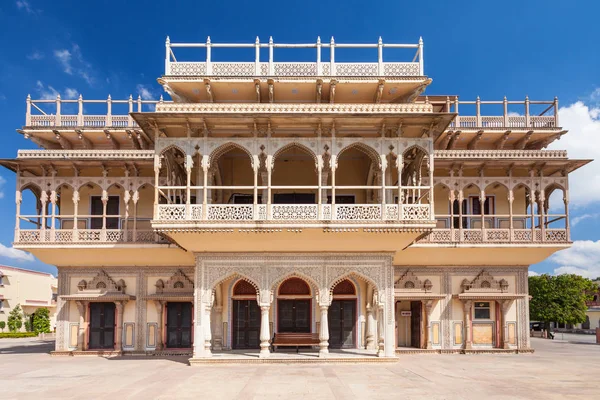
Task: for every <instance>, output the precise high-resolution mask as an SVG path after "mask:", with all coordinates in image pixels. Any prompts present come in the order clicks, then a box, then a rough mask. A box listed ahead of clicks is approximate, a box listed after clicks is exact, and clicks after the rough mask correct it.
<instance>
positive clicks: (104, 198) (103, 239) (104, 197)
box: [100, 190, 108, 242]
mask: <svg viewBox="0 0 600 400" xmlns="http://www.w3.org/2000/svg"><path fill="white" fill-rule="evenodd" d="M100 199H101V200H102V230H101V231H100V241H101V242H106V208H107V205H108V192H107V191H106V190H103V191H102V197H101V198H100Z"/></svg>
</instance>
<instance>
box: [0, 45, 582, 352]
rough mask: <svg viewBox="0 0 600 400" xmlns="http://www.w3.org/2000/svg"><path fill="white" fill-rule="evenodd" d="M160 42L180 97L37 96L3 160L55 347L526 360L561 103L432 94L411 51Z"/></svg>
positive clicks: (565, 210) (562, 197) (558, 184)
mask: <svg viewBox="0 0 600 400" xmlns="http://www.w3.org/2000/svg"><path fill="white" fill-rule="evenodd" d="M224 48H238V50H235V51H236V54H239V57H240V59H242V58H244V57H243V56H244V54H246V55H248V56H249V57H247V58H246V59H245V60H243V61H229V62H225V61H219V62H217V61H213V59H212V57H213V56H214V57H217V58H218V59H222V58H219V57H222V54H225V53H226V52H227V51H229V53H228V54H231V50H223V49H224ZM165 50H166V54H165V72H164V75H163V76H162V77H160V78H159V79H158V82H159V84H160V85H162V87H163V88H164V90H165V91H166V92H167V93H168V94H169V97H170V100H167V99H165V100H163V98H162V97H161V98H160V99H159V100H154V101H149V100H142V99H141V98H139V97H138V98H137V99H133V98H132V97H129V99H125V100H117V99H112V98H111V97H110V96H108V98H107V99H103V100H99V99H95V100H87V99H84V98H83V97H82V96H80V97H79V98H78V99H76V100H65V99H61V98H60V97H57V98H56V99H55V100H45V99H41V100H36V99H32V98H30V97H29V96H28V97H27V101H26V105H27V108H26V117H25V126H23V127H22V128H21V129H19V130H18V132H19V133H20V134H22V135H23V136H24V137H25V138H27V139H29V140H31V141H33V142H34V143H36V144H37V145H39V146H40V147H41V149H40V150H19V152H18V155H17V158H15V159H10V160H2V161H1V164H2V165H3V166H5V167H6V168H8V169H10V170H12V171H14V172H15V173H16V174H17V187H16V226H15V238H14V247H15V248H17V249H21V250H25V251H28V252H31V253H33V254H34V255H35V256H36V257H38V258H39V259H40V260H42V261H43V262H46V263H48V264H53V265H56V267H57V268H58V300H57V326H56V328H57V339H56V351H55V352H54V354H96V353H97V354H115V355H118V354H175V353H177V354H189V355H190V357H191V358H190V362H191V363H195V362H203V360H205V359H208V358H209V357H212V360H215V359H216V358H215V357H216V356H217V355H218V356H220V357H227V356H234V355H235V354H254V355H255V356H256V357H260V358H267V357H271V358H272V359H273V358H275V357H277V356H278V354H280V351H281V352H282V353H283V354H285V353H286V349H285V347H283V346H285V345H286V344H288V345H291V347H290V348H289V349H288V350H287V352H289V351H290V350H293V351H294V353H295V352H296V351H297V350H296V348H295V345H299V346H300V347H301V349H302V347H305V348H304V349H303V350H302V351H303V352H304V351H306V352H313V353H314V355H316V354H318V355H319V356H320V357H324V358H326V359H327V358H329V359H332V358H335V357H341V355H343V354H348V353H354V354H362V355H364V356H365V357H366V356H376V355H378V356H380V357H383V358H384V359H385V358H389V357H394V356H396V355H397V354H398V353H402V352H403V351H408V352H410V351H422V352H457V353H460V352H463V353H469V352H528V351H531V347H530V342H529V312H528V301H529V299H528V288H527V276H528V266H529V265H531V264H534V263H538V262H540V261H542V260H544V259H545V258H547V257H548V256H549V255H551V254H552V253H554V252H556V251H558V250H561V249H565V248H567V247H569V246H570V245H571V241H570V234H569V207H568V204H569V194H568V193H569V190H568V187H569V185H568V175H569V173H571V172H572V171H574V170H576V169H577V168H580V167H581V166H583V165H585V164H586V163H588V162H589V161H588V160H574V159H569V158H568V156H567V153H566V152H565V151H559V150H544V149H545V148H546V147H547V146H548V145H549V144H550V143H552V142H553V141H554V140H557V139H559V138H561V136H562V135H564V134H565V133H566V131H565V130H563V129H562V128H561V127H560V123H559V119H558V112H557V111H558V100H557V99H556V98H554V99H552V100H549V101H534V100H530V99H529V98H527V97H525V96H523V99H521V100H518V101H515V100H507V99H506V98H504V99H499V100H495V101H483V100H480V99H479V98H477V99H474V100H470V101H464V100H462V99H460V100H459V97H458V96H457V95H456V94H443V95H432V94H429V93H426V88H427V86H428V85H429V84H430V83H431V81H432V80H431V78H430V77H428V76H427V75H426V74H425V68H424V58H423V55H424V53H423V41H422V40H419V41H418V43H416V44H387V43H383V42H382V40H381V39H379V41H378V42H377V43H374V44H346V43H336V42H335V41H334V39H333V38H331V40H330V41H328V42H321V40H320V39H318V40H317V42H316V43H310V44H279V43H275V42H274V41H273V40H272V39H269V41H268V42H266V43H263V42H261V41H259V38H257V39H256V41H255V42H254V43H248V44H227V43H213V42H211V41H210V38H209V39H208V40H207V41H206V42H205V43H172V42H170V40H169V39H168V38H167V41H166V48H165ZM384 50H385V51H384ZM220 52H221V53H220ZM253 52H254V57H252V53H253ZM384 52H385V59H386V60H388V61H384ZM219 54H221V56H219ZM307 54H309V55H310V56H311V60H310V61H303V62H293V61H285V60H290V59H292V60H293V59H296V60H299V59H302V58H304V59H306V57H307V56H306V55H307ZM279 55H281V56H282V57H281V58H280V60H282V61H276V60H277V59H278V56H279ZM295 55H297V58H294V57H295ZM369 55H372V62H350V61H348V60H362V59H364V58H365V57H368V56H369ZM283 56H285V57H283ZM340 57H342V58H341V59H342V60H345V61H343V62H340V61H338V60H339V59H340ZM353 57H354V58H353ZM376 57H377V58H376ZM391 60H396V61H391ZM286 341H287V342H286ZM296 341H297V342H299V343H294V342H296ZM272 345H276V346H272ZM346 349H351V351H348V350H346ZM274 351H275V353H274Z"/></svg>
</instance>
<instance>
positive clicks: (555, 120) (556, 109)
mask: <svg viewBox="0 0 600 400" xmlns="http://www.w3.org/2000/svg"><path fill="white" fill-rule="evenodd" d="M559 126H560V125H558V97H554V127H555V128H557V127H559Z"/></svg>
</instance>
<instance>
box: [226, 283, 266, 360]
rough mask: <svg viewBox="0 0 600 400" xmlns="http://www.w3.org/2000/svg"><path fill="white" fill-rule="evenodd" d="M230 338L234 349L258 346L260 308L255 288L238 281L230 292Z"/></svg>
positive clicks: (256, 347)
mask: <svg viewBox="0 0 600 400" xmlns="http://www.w3.org/2000/svg"><path fill="white" fill-rule="evenodd" d="M231 302H232V318H231V322H232V324H231V337H232V347H233V348H234V349H258V348H259V346H260V308H259V307H258V302H257V299H256V288H255V287H254V285H252V284H251V283H250V282H248V281H247V280H245V279H239V280H238V281H237V282H236V283H235V285H234V286H233V290H232V299H231Z"/></svg>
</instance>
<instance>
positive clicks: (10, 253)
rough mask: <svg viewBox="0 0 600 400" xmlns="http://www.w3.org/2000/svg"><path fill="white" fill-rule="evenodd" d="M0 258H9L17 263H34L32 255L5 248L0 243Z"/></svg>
mask: <svg viewBox="0 0 600 400" xmlns="http://www.w3.org/2000/svg"><path fill="white" fill-rule="evenodd" d="M0 257H6V258H11V259H13V260H17V261H35V258H34V257H33V254H31V253H27V252H26V251H23V250H17V249H15V248H13V247H6V246H5V245H3V244H2V243H0Z"/></svg>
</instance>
